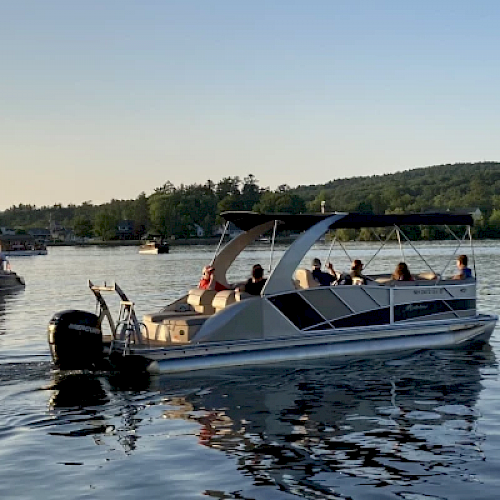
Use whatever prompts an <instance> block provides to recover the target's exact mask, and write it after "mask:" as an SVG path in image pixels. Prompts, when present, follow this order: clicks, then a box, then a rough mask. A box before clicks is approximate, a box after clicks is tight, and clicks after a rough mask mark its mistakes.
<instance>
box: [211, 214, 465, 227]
mask: <svg viewBox="0 0 500 500" xmlns="http://www.w3.org/2000/svg"><path fill="white" fill-rule="evenodd" d="M335 214H338V215H342V216H343V217H342V218H341V219H339V220H337V221H336V222H334V223H333V224H332V225H331V226H330V229H340V228H345V229H359V228H362V227H389V226H420V225H422V226H443V225H448V226H472V225H473V224H474V219H473V218H472V215H470V214H456V213H455V214H453V213H429V214H389V215H384V214H382V215H373V214H359V213H343V212H338V213H337V212H333V213H328V214H298V215H292V214H286V213H281V214H279V213H278V214H258V213H256V212H222V213H221V216H222V217H223V218H224V219H225V220H226V221H228V222H232V223H233V224H234V225H235V226H236V227H238V228H239V229H241V230H243V231H248V230H249V229H252V228H253V227H255V226H260V225H261V224H264V223H266V222H269V221H274V220H278V221H279V225H278V228H279V230H280V231H284V230H294V231H305V230H307V229H309V228H310V227H312V226H314V225H315V224H317V223H318V222H320V221H321V220H323V219H326V218H327V217H330V216H332V215H335Z"/></svg>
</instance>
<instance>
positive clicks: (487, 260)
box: [0, 242, 500, 500]
mask: <svg viewBox="0 0 500 500" xmlns="http://www.w3.org/2000/svg"><path fill="white" fill-rule="evenodd" d="M454 246H455V245H454V244H452V243H451V242H448V243H440V244H426V245H423V246H419V250H420V251H421V253H422V254H423V255H424V257H425V258H426V259H427V260H428V262H430V263H431V264H434V263H437V262H440V263H441V265H440V266H437V268H436V270H437V271H438V272H441V271H442V269H443V267H444V265H445V264H446V260H447V259H446V257H447V256H449V255H451V252H453V250H454ZM374 248H375V247H373V246H372V245H371V244H366V243H358V244H356V245H354V244H351V245H349V247H348V251H349V252H350V255H351V257H355V258H358V257H359V258H362V259H363V260H364V261H365V262H366V261H367V260H368V257H367V251H369V250H371V251H373V250H374ZM214 250H215V248H214V247H203V246H200V247H173V248H172V251H171V253H170V254H168V255H159V256H150V255H139V254H138V253H137V248H134V247H119V248H100V247H50V248H49V255H47V256H37V257H18V258H13V257H12V258H11V259H10V260H11V264H12V267H13V269H14V270H15V271H17V272H18V273H19V274H20V275H22V276H24V278H25V279H26V283H27V286H26V289H25V290H24V291H21V292H20V293H16V294H10V295H3V296H0V398H1V405H0V444H1V445H0V460H1V464H2V467H0V498H1V499H2V500H8V499H16V500H20V499H35V498H36V499H64V500H68V499H106V500H109V499H114V498H120V499H140V498H150V499H160V498H161V499H164V498H169V499H170V498H172V499H193V498H207V497H208V498H216V499H248V500H250V499H259V500H260V499H273V500H274V499H277V500H281V499H292V498H297V497H298V498H307V499H311V500H312V499H370V500H373V499H398V500H401V499H403V500H431V499H440V500H441V499H467V500H469V499H473V498H474V499H497V498H498V497H499V493H498V492H499V488H500V387H499V369H498V362H497V358H498V357H499V356H500V344H499V340H500V333H499V330H498V329H497V330H496V331H495V333H494V335H493V337H492V339H491V341H490V343H489V345H487V346H485V347H484V348H482V349H481V350H475V351H466V350H441V351H426V352H421V353H417V354H413V355H411V356H399V357H392V358H385V359H382V358H377V359H371V360H364V361H356V362H354V361H353V362H350V363H339V362H335V363H334V362H327V361H322V362H317V363H314V364H309V365H297V364H288V365H279V366H273V367H267V368H263V367H259V368H258V369H250V368H246V369H233V370H225V371H211V372H205V373H203V374H201V375H200V374H198V375H196V376H193V375H190V376H189V375H183V376H179V375H177V376H162V377H159V378H150V379H147V378H146V377H144V378H143V379H139V380H125V379H123V378H119V377H113V376H111V375H109V374H101V375H99V376H88V375H72V376H67V377H59V376H58V375H57V374H56V373H55V372H54V371H53V370H52V367H51V363H50V356H49V352H48V346H47V341H46V328H47V324H48V322H49V320H50V318H51V316H52V314H53V313H54V312H56V311H60V310H63V309H67V308H82V309H86V310H90V311H93V310H94V302H93V296H92V294H91V293H90V291H89V290H88V288H87V280H88V279H91V280H92V281H94V282H95V283H100V284H103V283H104V281H107V282H108V283H111V282H113V281H116V282H117V283H118V284H119V285H120V286H121V287H122V288H123V290H124V291H125V292H126V293H127V294H128V295H129V298H130V299H131V300H133V301H134V302H135V303H136V308H137V311H138V314H139V315H140V316H142V314H144V313H146V312H152V311H155V310H158V309H159V308H160V307H161V306H162V305H163V304H165V303H166V302H167V301H169V300H171V299H174V298H177V297H178V296H180V295H181V294H182V293H183V292H184V291H185V290H186V289H188V288H190V287H193V286H194V285H196V283H197V281H198V278H199V273H200V270H201V268H202V266H203V265H204V264H206V263H207V262H209V261H210V260H211V257H212V255H213V252H214ZM282 252H283V249H282V248H278V249H276V250H275V253H274V260H276V258H277V257H278V256H279V254H281V253H282ZM328 252H329V249H328V247H327V246H321V245H319V246H317V247H316V248H315V249H314V251H313V252H312V253H311V254H310V255H309V256H308V257H307V260H308V261H309V260H310V258H311V257H312V256H315V257H316V256H317V257H319V258H321V259H322V260H324V261H325V260H326V259H327V256H328ZM406 252H407V253H409V250H406ZM466 253H468V254H470V249H467V251H466ZM475 253H476V263H477V268H478V277H479V280H480V283H479V301H478V307H479V308H480V309H481V310H482V311H489V312H492V313H495V314H500V300H499V299H500V283H499V280H498V276H500V250H499V246H498V244H497V243H495V242H479V243H477V244H476V246H475ZM333 258H334V262H335V265H336V267H337V268H342V269H344V270H347V269H348V260H347V257H346V256H345V255H343V254H342V252H340V251H339V250H338V249H337V250H336V251H335V252H334V254H333ZM399 260H400V254H399V249H398V248H397V247H395V246H391V247H389V248H385V249H383V251H382V252H381V253H380V254H379V256H378V261H377V263H373V264H371V265H370V266H369V267H368V272H369V271H370V270H373V271H374V272H375V271H377V272H390V271H392V269H393V268H394V266H395V264H397V262H398V261H399ZM255 262H260V263H261V264H262V265H266V266H267V265H268V263H269V251H268V248H267V247H265V246H260V247H256V248H254V249H252V250H248V251H247V252H245V253H244V254H243V255H242V256H240V259H239V260H238V262H237V265H236V266H235V271H234V274H233V275H232V276H231V278H232V279H233V280H234V281H237V280H241V279H243V278H246V277H247V274H248V273H249V270H250V268H251V265H252V264H254V263H255ZM409 262H410V263H411V262H412V260H410V259H409ZM453 265H454V263H453V262H451V264H450V266H449V273H451V272H452V270H453ZM410 267H411V270H412V271H413V272H417V271H424V270H425V269H424V268H419V267H418V266H417V265H416V264H415V265H411V266H410ZM110 298H111V297H110ZM111 302H112V304H113V307H114V306H116V307H117V302H116V300H112V301H111Z"/></svg>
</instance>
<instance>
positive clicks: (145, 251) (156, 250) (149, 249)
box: [139, 248, 160, 255]
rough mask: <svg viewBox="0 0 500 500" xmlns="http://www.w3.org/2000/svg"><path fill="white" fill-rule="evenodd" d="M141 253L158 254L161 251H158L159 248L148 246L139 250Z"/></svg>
mask: <svg viewBox="0 0 500 500" xmlns="http://www.w3.org/2000/svg"><path fill="white" fill-rule="evenodd" d="M139 253H140V254H142V255H158V254H159V253H160V252H158V249H157V248H148V249H147V250H139Z"/></svg>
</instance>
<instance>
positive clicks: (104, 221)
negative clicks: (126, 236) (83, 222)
mask: <svg viewBox="0 0 500 500" xmlns="http://www.w3.org/2000/svg"><path fill="white" fill-rule="evenodd" d="M117 227H118V219H117V218H116V216H115V215H113V214H112V213H111V212H109V211H107V210H102V211H100V212H98V213H97V215H96V218H95V223H94V231H95V233H96V234H97V235H98V236H100V237H101V239H102V240H103V241H108V240H112V239H113V238H115V237H116V231H117Z"/></svg>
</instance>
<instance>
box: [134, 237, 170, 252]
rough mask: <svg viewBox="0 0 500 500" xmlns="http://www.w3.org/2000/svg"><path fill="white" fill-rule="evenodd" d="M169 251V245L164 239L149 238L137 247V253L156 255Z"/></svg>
mask: <svg viewBox="0 0 500 500" xmlns="http://www.w3.org/2000/svg"><path fill="white" fill-rule="evenodd" d="M168 252H170V245H169V244H168V243H167V242H166V241H165V240H150V241H148V242H146V243H145V244H144V245H141V246H140V248H139V253H142V254H149V255H156V254H159V253H168Z"/></svg>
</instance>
